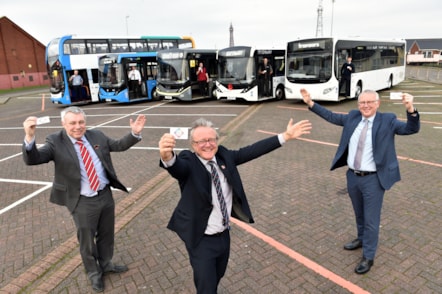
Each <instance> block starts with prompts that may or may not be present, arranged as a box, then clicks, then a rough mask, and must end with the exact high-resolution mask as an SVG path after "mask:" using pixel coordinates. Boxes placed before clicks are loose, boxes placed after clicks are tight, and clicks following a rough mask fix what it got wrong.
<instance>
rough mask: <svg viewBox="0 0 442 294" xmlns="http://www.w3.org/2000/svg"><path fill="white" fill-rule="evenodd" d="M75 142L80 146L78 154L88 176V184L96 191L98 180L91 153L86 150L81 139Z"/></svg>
mask: <svg viewBox="0 0 442 294" xmlns="http://www.w3.org/2000/svg"><path fill="white" fill-rule="evenodd" d="M77 144H78V146H80V154H81V158H83V163H84V167H85V169H86V173H87V177H88V178H89V185H90V186H91V189H92V190H94V191H97V190H98V186H99V185H100V181H99V180H98V174H97V171H96V170H95V166H94V164H93V162H92V158H91V155H90V154H89V151H87V148H86V147H85V146H84V144H83V141H81V140H78V141H77Z"/></svg>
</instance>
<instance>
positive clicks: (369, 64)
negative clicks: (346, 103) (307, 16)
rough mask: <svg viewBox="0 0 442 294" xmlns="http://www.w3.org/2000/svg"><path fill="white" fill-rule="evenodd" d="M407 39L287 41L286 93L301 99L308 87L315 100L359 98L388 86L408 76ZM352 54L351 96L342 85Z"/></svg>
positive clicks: (290, 96) (288, 97)
mask: <svg viewBox="0 0 442 294" xmlns="http://www.w3.org/2000/svg"><path fill="white" fill-rule="evenodd" d="M405 45H406V44H405V40H369V39H360V38H354V39H343V38H342V39H341V38H312V39H303V40H296V41H292V42H288V43H287V50H286V54H287V55H286V64H287V68H286V74H285V76H286V80H285V96H286V98H287V99H302V97H301V94H300V89H301V88H305V89H307V90H308V91H309V92H310V93H311V94H312V97H313V98H314V99H315V100H325V101H340V100H342V99H346V98H357V97H358V96H359V94H360V93H361V92H362V91H363V90H365V89H370V90H374V91H378V90H382V89H388V88H391V87H392V86H394V85H397V84H399V83H400V82H402V81H403V80H404V79H405V53H406V46H405ZM347 57H352V59H353V60H352V63H353V64H354V66H355V72H354V73H353V74H352V75H351V82H350V96H349V97H346V96H345V94H341V92H344V93H345V89H339V80H340V78H341V67H342V65H343V64H344V62H345V60H346V59H347Z"/></svg>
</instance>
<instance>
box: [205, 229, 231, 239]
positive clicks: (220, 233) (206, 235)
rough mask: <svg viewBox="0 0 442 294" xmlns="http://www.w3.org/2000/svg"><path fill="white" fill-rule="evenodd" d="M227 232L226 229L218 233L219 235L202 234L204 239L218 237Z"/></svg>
mask: <svg viewBox="0 0 442 294" xmlns="http://www.w3.org/2000/svg"><path fill="white" fill-rule="evenodd" d="M227 231H228V229H226V230H224V231H222V232H219V233H215V234H211V235H208V234H204V237H220V236H221V235H222V234H224V233H225V232H227Z"/></svg>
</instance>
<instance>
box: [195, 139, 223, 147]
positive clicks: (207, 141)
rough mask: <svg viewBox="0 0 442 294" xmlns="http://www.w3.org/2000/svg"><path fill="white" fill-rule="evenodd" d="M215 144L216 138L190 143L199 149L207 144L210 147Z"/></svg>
mask: <svg viewBox="0 0 442 294" xmlns="http://www.w3.org/2000/svg"><path fill="white" fill-rule="evenodd" d="M216 142H218V139H217V138H209V139H204V140H199V141H192V143H194V144H196V145H198V146H200V147H203V146H205V145H206V144H207V143H209V144H210V145H215V144H216Z"/></svg>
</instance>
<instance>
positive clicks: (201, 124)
mask: <svg viewBox="0 0 442 294" xmlns="http://www.w3.org/2000/svg"><path fill="white" fill-rule="evenodd" d="M199 127H207V128H212V129H214V130H215V132H216V139H219V135H218V131H217V130H216V129H215V127H214V126H213V123H212V122H211V121H210V120H207V119H205V118H199V119H197V120H196V121H194V122H193V123H192V127H191V129H190V139H193V133H194V131H195V129H196V128H199Z"/></svg>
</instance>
